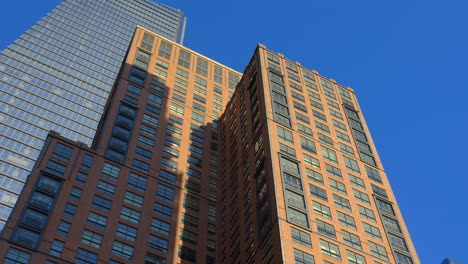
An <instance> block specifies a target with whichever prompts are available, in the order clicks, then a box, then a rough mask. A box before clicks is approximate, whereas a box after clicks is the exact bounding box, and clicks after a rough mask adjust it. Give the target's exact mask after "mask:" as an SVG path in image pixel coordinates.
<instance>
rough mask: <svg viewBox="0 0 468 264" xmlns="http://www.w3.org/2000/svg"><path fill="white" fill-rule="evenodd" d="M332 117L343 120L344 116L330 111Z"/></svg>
mask: <svg viewBox="0 0 468 264" xmlns="http://www.w3.org/2000/svg"><path fill="white" fill-rule="evenodd" d="M330 115H331V116H334V117H336V118H338V119H341V120H343V115H342V114H340V113H338V112H337V111H335V110H333V109H330Z"/></svg>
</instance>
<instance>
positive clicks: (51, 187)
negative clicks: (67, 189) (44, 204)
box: [36, 175, 60, 194]
mask: <svg viewBox="0 0 468 264" xmlns="http://www.w3.org/2000/svg"><path fill="white" fill-rule="evenodd" d="M36 187H37V188H38V189H40V190H41V191H44V192H47V193H49V194H56V193H57V192H58V191H59V189H60V182H59V181H57V180H55V179H53V178H50V177H47V176H44V175H42V176H41V178H39V181H38V183H37V184H36Z"/></svg>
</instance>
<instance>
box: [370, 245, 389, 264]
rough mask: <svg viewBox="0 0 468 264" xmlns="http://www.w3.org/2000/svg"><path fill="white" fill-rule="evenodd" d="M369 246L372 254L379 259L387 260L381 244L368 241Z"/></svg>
mask: <svg viewBox="0 0 468 264" xmlns="http://www.w3.org/2000/svg"><path fill="white" fill-rule="evenodd" d="M369 247H370V249H371V253H372V255H373V256H375V257H377V258H380V259H384V260H388V255H387V251H386V250H385V248H384V247H383V246H381V245H378V244H376V243H374V242H371V241H369Z"/></svg>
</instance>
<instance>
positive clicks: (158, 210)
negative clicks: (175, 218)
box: [153, 203, 172, 219]
mask: <svg viewBox="0 0 468 264" xmlns="http://www.w3.org/2000/svg"><path fill="white" fill-rule="evenodd" d="M153 211H154V213H155V214H156V215H158V216H161V217H164V218H169V219H171V218H172V208H170V207H168V206H165V205H162V204H160V203H155V204H154V207H153Z"/></svg>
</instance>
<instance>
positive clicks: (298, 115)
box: [295, 112, 310, 124]
mask: <svg viewBox="0 0 468 264" xmlns="http://www.w3.org/2000/svg"><path fill="white" fill-rule="evenodd" d="M295 114H296V119H297V120H298V121H301V122H304V123H306V124H310V119H309V117H307V116H306V115H303V114H301V113H298V112H295Z"/></svg>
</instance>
